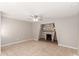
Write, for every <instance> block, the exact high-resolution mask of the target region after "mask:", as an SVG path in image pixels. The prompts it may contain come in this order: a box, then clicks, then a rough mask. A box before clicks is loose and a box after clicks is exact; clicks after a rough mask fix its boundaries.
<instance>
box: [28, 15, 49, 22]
mask: <svg viewBox="0 0 79 59" xmlns="http://www.w3.org/2000/svg"><path fill="white" fill-rule="evenodd" d="M49 18H50V17H46V16H43V15H31V16H30V17H29V18H27V19H31V20H32V21H34V22H38V21H43V20H44V19H49Z"/></svg>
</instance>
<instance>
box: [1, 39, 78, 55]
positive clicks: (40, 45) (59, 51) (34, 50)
mask: <svg viewBox="0 0 79 59" xmlns="http://www.w3.org/2000/svg"><path fill="white" fill-rule="evenodd" d="M1 52H2V53H1V55H2V56H73V55H75V54H76V53H77V51H76V50H74V49H70V48H65V47H59V46H58V45H57V44H54V43H50V42H45V41H33V40H31V41H26V42H23V43H19V44H15V45H11V46H7V47H3V48H2V49H1Z"/></svg>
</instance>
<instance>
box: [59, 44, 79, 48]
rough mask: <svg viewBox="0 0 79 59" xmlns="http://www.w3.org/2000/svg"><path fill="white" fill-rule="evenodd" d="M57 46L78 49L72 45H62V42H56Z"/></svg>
mask: <svg viewBox="0 0 79 59" xmlns="http://www.w3.org/2000/svg"><path fill="white" fill-rule="evenodd" d="M58 46H62V47H67V48H71V49H78V48H76V47H72V46H68V45H63V44H58Z"/></svg>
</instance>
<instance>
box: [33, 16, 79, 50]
mask: <svg viewBox="0 0 79 59" xmlns="http://www.w3.org/2000/svg"><path fill="white" fill-rule="evenodd" d="M78 20H79V17H78V16H74V17H68V18H62V19H53V20H49V21H43V22H39V23H37V24H35V25H34V30H35V31H36V32H35V31H34V33H33V34H34V38H36V37H37V38H38V36H39V29H40V25H41V24H44V23H53V22H54V23H55V25H56V31H57V39H58V42H59V45H63V46H66V47H70V48H77V45H78V44H77V40H78V35H77V33H78V29H77V28H78V23H77V22H78ZM36 33H38V34H36Z"/></svg>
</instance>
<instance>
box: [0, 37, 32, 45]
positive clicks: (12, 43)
mask: <svg viewBox="0 0 79 59" xmlns="http://www.w3.org/2000/svg"><path fill="white" fill-rule="evenodd" d="M29 40H33V39H26V40H20V41H16V42H11V43H7V44H4V45H1V47H6V46H9V45H14V44H18V43H22V42H25V41H29Z"/></svg>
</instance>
